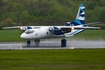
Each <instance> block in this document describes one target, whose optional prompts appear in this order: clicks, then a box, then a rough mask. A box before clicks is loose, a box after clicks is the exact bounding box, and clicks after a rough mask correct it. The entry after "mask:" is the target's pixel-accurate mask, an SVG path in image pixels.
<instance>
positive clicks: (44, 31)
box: [20, 26, 64, 39]
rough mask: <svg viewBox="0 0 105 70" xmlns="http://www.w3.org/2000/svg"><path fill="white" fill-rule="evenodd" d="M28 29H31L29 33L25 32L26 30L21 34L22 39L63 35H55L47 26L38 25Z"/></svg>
mask: <svg viewBox="0 0 105 70" xmlns="http://www.w3.org/2000/svg"><path fill="white" fill-rule="evenodd" d="M28 31H32V32H30V33H26V32H27V31H25V32H23V33H22V34H21V36H20V37H21V38H23V39H44V38H62V37H64V35H55V34H52V33H51V32H50V31H49V26H46V27H44V26H43V27H40V28H36V29H29V30H28Z"/></svg>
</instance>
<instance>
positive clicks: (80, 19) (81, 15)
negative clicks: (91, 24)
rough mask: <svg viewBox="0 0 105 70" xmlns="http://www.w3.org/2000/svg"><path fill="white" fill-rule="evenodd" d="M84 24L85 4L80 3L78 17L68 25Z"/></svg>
mask: <svg viewBox="0 0 105 70" xmlns="http://www.w3.org/2000/svg"><path fill="white" fill-rule="evenodd" d="M84 24H85V5H84V4H80V6H79V10H78V13H77V17H76V19H75V20H74V21H73V22H71V23H70V24H67V25H66V26H70V25H72V26H77V25H84Z"/></svg>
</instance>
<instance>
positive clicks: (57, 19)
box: [0, 0, 105, 26]
mask: <svg viewBox="0 0 105 70" xmlns="http://www.w3.org/2000/svg"><path fill="white" fill-rule="evenodd" d="M81 3H83V4H85V7H86V23H89V22H95V21H101V22H103V23H104V22H105V0H0V26H15V25H65V23H66V22H68V21H73V20H74V19H75V17H76V14H77V11H78V7H79V5H80V4H81Z"/></svg>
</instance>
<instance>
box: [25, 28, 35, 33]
mask: <svg viewBox="0 0 105 70" xmlns="http://www.w3.org/2000/svg"><path fill="white" fill-rule="evenodd" d="M33 32H34V31H33V30H29V29H28V30H26V31H25V33H26V34H30V33H33Z"/></svg>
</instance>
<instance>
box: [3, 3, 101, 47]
mask: <svg viewBox="0 0 105 70" xmlns="http://www.w3.org/2000/svg"><path fill="white" fill-rule="evenodd" d="M94 23H98V22H94ZM94 23H90V24H94ZM11 28H20V29H21V30H22V31H23V33H22V34H21V35H20V37H21V38H23V39H25V40H27V46H30V45H31V40H35V43H36V44H39V43H40V39H46V38H63V39H62V40H61V47H66V42H67V40H66V39H65V38H66V37H71V36H74V35H76V34H78V33H80V32H83V31H85V30H86V29H100V27H89V26H88V24H85V5H84V4H80V6H79V10H78V13H77V16H76V19H75V20H74V21H72V22H67V24H66V25H65V26H13V27H4V28H3V29H11Z"/></svg>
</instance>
